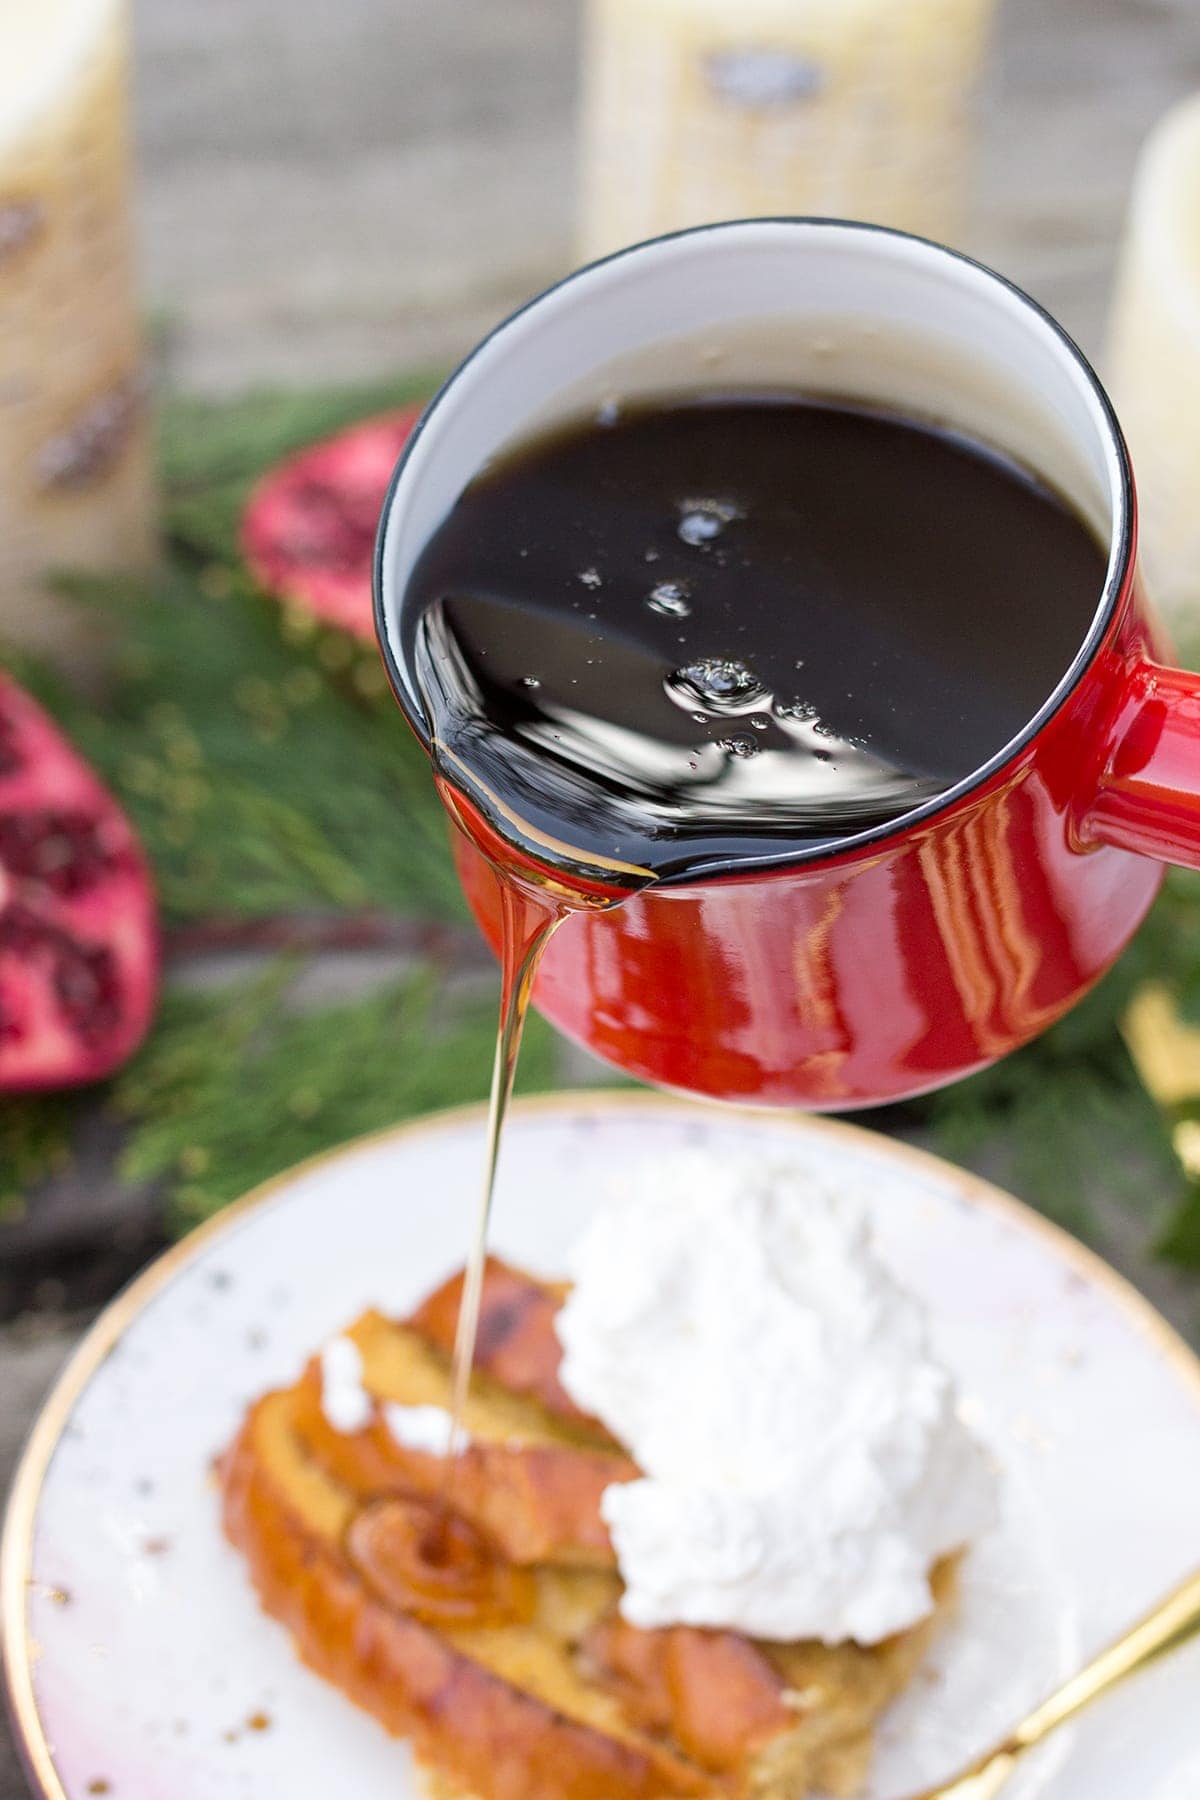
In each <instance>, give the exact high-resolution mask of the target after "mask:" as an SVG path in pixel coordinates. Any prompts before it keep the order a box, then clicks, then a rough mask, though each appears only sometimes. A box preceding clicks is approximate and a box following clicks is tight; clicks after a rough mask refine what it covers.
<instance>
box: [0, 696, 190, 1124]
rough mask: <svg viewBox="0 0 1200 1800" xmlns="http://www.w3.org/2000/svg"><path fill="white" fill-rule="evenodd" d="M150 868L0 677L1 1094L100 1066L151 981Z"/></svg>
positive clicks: (25, 700) (136, 1018)
mask: <svg viewBox="0 0 1200 1800" xmlns="http://www.w3.org/2000/svg"><path fill="white" fill-rule="evenodd" d="M158 964H159V948H158V924H157V914H156V908H155V902H154V890H153V884H152V881H151V877H150V871H149V869H148V867H147V865H146V859H145V856H144V855H143V853H142V849H141V846H140V845H139V843H138V841H137V838H136V837H135V835H134V832H133V828H132V826H131V825H130V824H129V821H128V820H127V819H126V817H125V815H124V813H122V811H121V810H120V808H119V807H118V805H117V803H116V801H115V800H114V799H113V797H112V795H111V794H110V793H109V792H108V790H107V789H106V788H105V787H104V786H103V784H102V783H101V782H100V781H99V780H98V779H97V777H96V775H95V774H94V773H93V772H92V770H91V769H90V768H89V767H88V765H87V763H86V762H85V761H84V760H83V758H82V757H81V756H80V755H79V754H78V752H77V751H76V750H74V749H72V747H71V745H70V744H69V743H68V742H67V741H66V739H65V738H64V737H63V735H62V733H61V732H60V731H59V729H58V727H57V726H56V725H55V724H54V723H53V721H52V720H51V719H49V718H48V717H47V715H46V714H45V713H44V712H43V711H42V709H41V707H40V706H39V705H38V704H37V702H36V701H34V700H33V699H31V698H30V696H29V695H28V694H27V693H26V692H25V691H24V689H22V688H20V687H18V685H17V683H16V682H15V681H13V680H11V679H10V678H9V677H8V676H6V675H3V674H0V1092H5V1093H20V1092H25V1091H33V1090H41V1089H51V1088H61V1087H71V1086H75V1085H77V1084H79V1083H82V1082H88V1081H97V1080H99V1079H100V1078H101V1077H103V1076H105V1075H108V1074H111V1072H112V1071H113V1070H114V1069H116V1068H117V1067H118V1066H119V1065H120V1064H121V1063H123V1062H124V1061H125V1059H126V1058H127V1057H128V1056H129V1055H130V1054H131V1052H132V1051H133V1050H135V1049H136V1048H137V1046H138V1044H140V1042H141V1041H142V1038H143V1037H144V1036H145V1034H146V1030H147V1028H148V1026H149V1024H150V1019H151V1016H152V1014H153V1010H154V1001H155V996H156V993H157V988H158Z"/></svg>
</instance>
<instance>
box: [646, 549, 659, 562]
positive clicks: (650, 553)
mask: <svg viewBox="0 0 1200 1800" xmlns="http://www.w3.org/2000/svg"><path fill="white" fill-rule="evenodd" d="M642 560H643V561H644V562H657V561H658V551H657V550H647V552H646V554H645V556H644V557H643V559H642Z"/></svg>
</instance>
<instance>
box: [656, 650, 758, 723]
mask: <svg viewBox="0 0 1200 1800" xmlns="http://www.w3.org/2000/svg"><path fill="white" fill-rule="evenodd" d="M663 687H664V689H665V690H666V693H667V697H668V699H671V700H673V701H674V702H675V704H676V706H682V707H683V708H684V710H685V711H686V712H690V713H693V714H694V712H695V709H696V707H697V706H702V707H704V709H705V710H706V712H709V713H718V714H719V713H726V714H729V713H749V712H759V711H761V710H762V709H763V708H764V707H766V706H769V705H770V704H771V696H770V694H768V692H767V690H766V689H765V688H764V687H763V684H762V682H761V681H760V680H759V678H758V676H757V675H756V674H755V673H754V670H753V669H752V668H750V667H749V665H748V664H747V663H744V662H738V661H737V660H736V659H735V658H734V657H731V656H701V657H698V658H697V660H696V661H695V662H690V663H685V664H684V665H683V667H682V668H679V669H673V670H672V671H671V673H670V674H669V675H668V676H666V677H665V679H664V681H663Z"/></svg>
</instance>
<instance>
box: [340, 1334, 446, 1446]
mask: <svg viewBox="0 0 1200 1800" xmlns="http://www.w3.org/2000/svg"><path fill="white" fill-rule="evenodd" d="M363 1375H364V1369H363V1359H362V1351H361V1350H360V1349H359V1347H358V1345H357V1344H356V1343H355V1341H354V1339H353V1338H351V1337H335V1338H330V1340H329V1342H328V1343H327V1344H326V1345H325V1347H324V1349H323V1350H322V1351H321V1411H322V1412H323V1413H324V1414H325V1417H326V1419H327V1421H328V1422H329V1424H330V1425H331V1426H332V1427H333V1429H334V1431H340V1432H344V1433H347V1434H352V1433H354V1432H356V1431H365V1430H366V1428H367V1426H368V1425H370V1424H371V1423H372V1422H373V1421H374V1419H375V1417H376V1409H375V1401H374V1399H373V1398H372V1396H371V1394H370V1393H369V1392H368V1390H367V1388H366V1386H365V1385H364V1382H363ZM378 1416H379V1417H380V1418H382V1420H383V1423H384V1425H385V1426H386V1428H387V1430H388V1432H389V1433H390V1435H391V1437H392V1440H393V1442H394V1443H396V1444H398V1445H399V1446H400V1448H401V1449H402V1450H423V1451H425V1453H426V1454H427V1455H429V1456H448V1455H449V1454H450V1444H451V1440H452V1438H453V1436H454V1420H453V1417H452V1415H451V1414H450V1413H449V1412H448V1411H447V1409H446V1408H445V1407H444V1406H401V1405H400V1404H399V1403H398V1402H397V1401H395V1400H385V1401H384V1402H383V1404H382V1406H381V1407H380V1408H379V1413H378ZM462 1441H463V1443H464V1444H465V1443H466V1441H467V1440H466V1436H465V1434H464V1435H463V1440H462Z"/></svg>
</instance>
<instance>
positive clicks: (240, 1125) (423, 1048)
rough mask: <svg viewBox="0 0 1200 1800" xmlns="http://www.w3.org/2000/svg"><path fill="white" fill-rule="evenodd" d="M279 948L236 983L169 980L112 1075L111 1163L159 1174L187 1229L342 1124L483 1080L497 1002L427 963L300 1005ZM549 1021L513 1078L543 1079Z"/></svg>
mask: <svg viewBox="0 0 1200 1800" xmlns="http://www.w3.org/2000/svg"><path fill="white" fill-rule="evenodd" d="M295 973H296V965H295V964H293V963H291V962H289V961H280V962H278V963H277V964H275V965H274V966H273V967H271V968H270V969H268V971H267V972H266V973H265V974H264V975H261V976H259V977H258V979H256V980H255V981H253V982H251V983H249V984H247V985H239V986H236V987H224V986H223V987H221V988H219V989H217V990H215V991H193V990H187V989H184V990H179V989H175V990H170V991H168V993H167V995H166V997H165V1000H164V1002H163V1006H162V1010H161V1013H160V1016H159V1019H158V1023H157V1026H156V1028H155V1031H154V1035H153V1036H152V1037H151V1038H150V1039H149V1041H148V1042H147V1044H146V1046H145V1047H144V1048H143V1050H142V1051H141V1052H140V1054H139V1055H138V1056H137V1057H135V1058H134V1060H133V1062H132V1063H131V1064H130V1065H129V1067H128V1068H127V1069H126V1070H125V1071H124V1073H123V1074H122V1075H121V1076H120V1077H119V1078H118V1079H117V1081H116V1083H115V1085H114V1087H113V1091H112V1097H111V1104H112V1106H113V1107H114V1109H115V1110H116V1111H117V1113H118V1114H119V1115H120V1116H122V1117H124V1118H125V1119H126V1120H127V1121H128V1122H129V1123H130V1126H131V1130H130V1132H129V1136H128V1138H127V1141H126V1145H125V1150H124V1153H123V1155H122V1158H121V1163H120V1173H121V1175H122V1176H123V1177H124V1178H125V1179H127V1180H129V1181H132V1182H148V1181H149V1182H157V1183H159V1184H160V1185H161V1186H162V1187H163V1188H164V1191H165V1192H166V1193H167V1194H168V1196H169V1202H170V1210H169V1222H170V1223H171V1224H172V1225H173V1226H175V1227H176V1228H177V1229H185V1228H187V1227H189V1226H192V1225H195V1224H197V1223H198V1222H199V1221H200V1220H201V1219H204V1218H207V1217H208V1216H209V1215H210V1214H211V1213H213V1212H215V1211H216V1210H217V1208H218V1207H220V1206H222V1205H224V1204H225V1202H226V1201H228V1200H232V1199H234V1198H235V1197H236V1196H237V1195H238V1194H241V1193H244V1192H245V1191H246V1190H247V1189H248V1188H251V1187H254V1186H256V1185H257V1184H258V1183H259V1182H261V1181H265V1180H266V1179H267V1178H268V1177H269V1176H271V1175H273V1174H275V1173H276V1172H277V1171H278V1170H280V1169H286V1168H289V1167H290V1166H291V1165H292V1164H293V1163H297V1162H300V1161H302V1160H303V1159H304V1158H305V1157H309V1156H314V1155H316V1154H317V1153H318V1152H319V1151H321V1150H326V1149H329V1148H331V1147H332V1146H333V1145H335V1144H339V1143H342V1142H344V1141H345V1140H346V1139H348V1138H352V1137H357V1136H359V1135H361V1134H362V1133H364V1132H368V1131H378V1130H381V1129H383V1127H385V1126H388V1125H393V1124H395V1123H397V1122H398V1121H399V1120H401V1119H406V1118H411V1117H413V1116H414V1115H416V1114H419V1113H424V1112H428V1111H431V1110H432V1109H434V1108H436V1107H440V1106H445V1105H447V1104H448V1103H451V1102H457V1101H467V1100H481V1099H483V1098H484V1097H485V1096H486V1094H487V1089H488V1079H489V1076H490V1074H491V1063H492V1053H493V1049H494V1046H495V1036H496V1015H495V1002H494V1000H493V999H491V997H490V996H489V997H487V998H481V997H479V996H474V997H470V998H464V997H462V996H461V995H456V994H454V993H453V992H450V993H448V992H447V989H446V986H445V983H444V982H443V981H442V980H440V979H439V977H438V976H437V974H436V973H435V972H434V971H433V970H430V969H425V970H419V971H418V972H416V973H414V974H413V975H411V976H409V977H407V978H406V979H404V980H402V981H399V982H389V983H388V984H387V985H386V986H384V987H382V988H380V989H379V990H378V991H376V992H374V993H372V994H370V995H369V996H368V997H367V998H366V999H363V1000H360V1001H354V1002H344V1003H342V1004H341V1005H338V1006H333V1007H321V1008H319V1009H315V1010H309V1009H306V1008H303V1007H299V1006H297V1005H296V1004H294V1002H293V1000H292V997H291V995H290V991H289V990H290V988H291V985H292V978H293V976H294V975H295ZM553 1079H554V1040H553V1033H552V1032H551V1030H550V1028H549V1026H547V1025H546V1024H545V1023H544V1021H543V1020H541V1019H539V1018H537V1017H536V1016H532V1017H531V1018H530V1020H529V1022H528V1028H527V1031H526V1036H525V1044H524V1047H523V1051H522V1056H521V1065H520V1071H519V1088H521V1089H537V1088H545V1087H547V1086H551V1085H552V1084H553Z"/></svg>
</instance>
